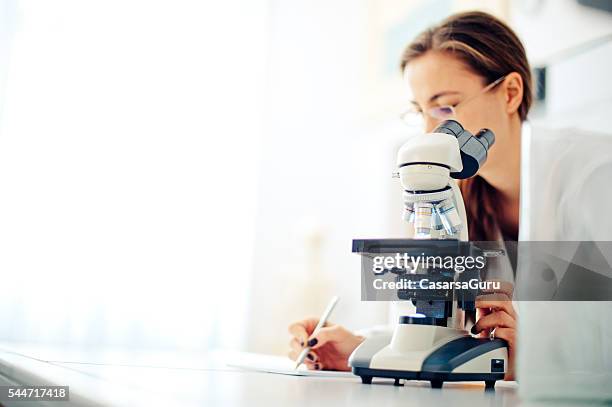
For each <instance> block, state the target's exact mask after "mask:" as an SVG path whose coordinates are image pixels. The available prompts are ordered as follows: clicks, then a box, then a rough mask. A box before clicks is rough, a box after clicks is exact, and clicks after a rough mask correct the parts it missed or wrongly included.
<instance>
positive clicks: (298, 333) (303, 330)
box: [289, 318, 331, 346]
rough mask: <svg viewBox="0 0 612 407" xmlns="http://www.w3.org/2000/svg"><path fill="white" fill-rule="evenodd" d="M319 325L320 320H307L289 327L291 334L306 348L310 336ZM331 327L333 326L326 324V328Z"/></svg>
mask: <svg viewBox="0 0 612 407" xmlns="http://www.w3.org/2000/svg"><path fill="white" fill-rule="evenodd" d="M318 323H319V319H318V318H306V319H304V320H302V321H298V322H294V323H293V324H291V325H289V333H290V334H291V335H293V336H294V337H295V338H297V339H298V341H299V342H300V343H301V342H303V343H304V345H302V346H305V344H306V342H307V341H308V338H309V337H310V335H312V332H313V331H314V329H315V327H316V326H317V324H318ZM330 325H331V324H330V323H329V322H326V323H325V325H324V326H330Z"/></svg>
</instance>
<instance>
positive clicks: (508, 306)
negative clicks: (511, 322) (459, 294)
mask: <svg viewBox="0 0 612 407" xmlns="http://www.w3.org/2000/svg"><path fill="white" fill-rule="evenodd" d="M476 308H481V309H482V308H484V309H486V308H490V309H491V310H493V311H498V310H502V311H505V312H506V313H507V314H508V315H510V316H511V317H512V318H516V312H515V311H514V306H513V305H512V301H497V300H489V299H486V298H480V297H479V298H477V299H476Z"/></svg>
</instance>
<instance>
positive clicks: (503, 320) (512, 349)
mask: <svg viewBox="0 0 612 407" xmlns="http://www.w3.org/2000/svg"><path fill="white" fill-rule="evenodd" d="M511 296H512V294H511V292H510V294H509V293H508V292H503V293H500V292H497V293H495V294H493V295H491V294H488V295H483V296H479V297H477V298H476V308H477V314H476V315H477V321H476V324H474V326H473V327H472V333H473V334H478V336H480V337H487V338H488V337H490V333H491V331H492V330H495V332H494V336H495V338H500V339H505V340H506V342H508V369H507V370H506V375H505V376H504V380H515V374H514V361H515V357H516V319H517V315H516V312H515V311H514V307H513V306H512V301H511V300H510V298H511Z"/></svg>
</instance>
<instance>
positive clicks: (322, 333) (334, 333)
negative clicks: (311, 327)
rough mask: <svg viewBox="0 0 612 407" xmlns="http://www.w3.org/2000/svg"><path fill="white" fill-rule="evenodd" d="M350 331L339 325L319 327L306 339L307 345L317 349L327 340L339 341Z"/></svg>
mask: <svg viewBox="0 0 612 407" xmlns="http://www.w3.org/2000/svg"><path fill="white" fill-rule="evenodd" d="M349 335H351V333H350V332H349V331H347V330H346V329H344V328H343V327H342V326H340V325H334V326H330V327H327V328H321V329H320V330H319V332H318V333H317V334H316V335H315V336H314V337H312V338H310V340H309V341H308V343H307V345H308V346H310V347H311V348H312V349H317V348H319V347H321V346H323V345H325V344H326V343H328V342H341V341H342V340H344V339H346V338H347V337H348V336H349Z"/></svg>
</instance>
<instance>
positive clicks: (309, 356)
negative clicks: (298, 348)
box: [306, 353, 314, 360]
mask: <svg viewBox="0 0 612 407" xmlns="http://www.w3.org/2000/svg"><path fill="white" fill-rule="evenodd" d="M306 357H307V358H308V359H310V360H314V356H312V353H309V354H308V355H306Z"/></svg>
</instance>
